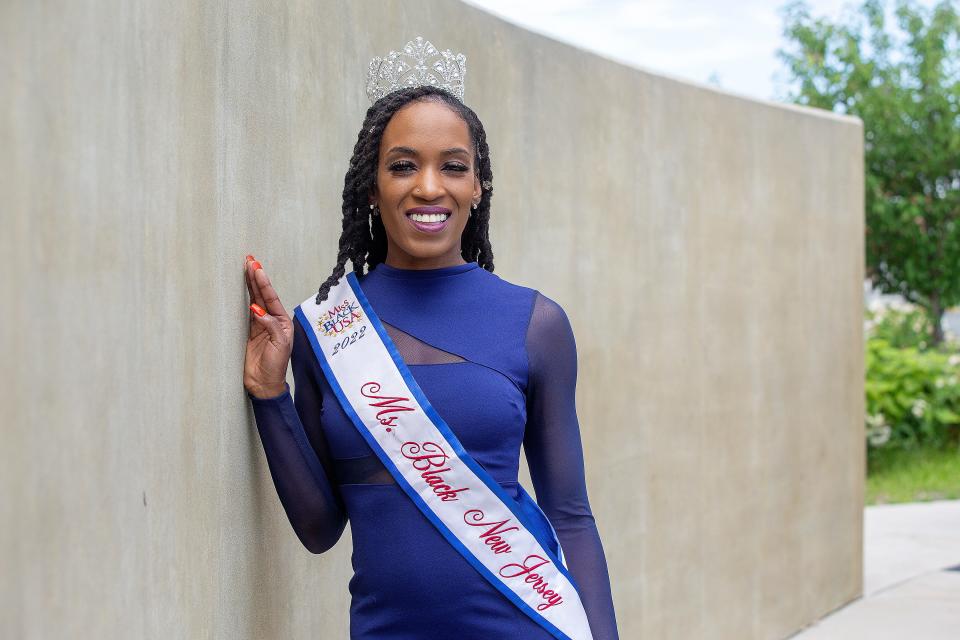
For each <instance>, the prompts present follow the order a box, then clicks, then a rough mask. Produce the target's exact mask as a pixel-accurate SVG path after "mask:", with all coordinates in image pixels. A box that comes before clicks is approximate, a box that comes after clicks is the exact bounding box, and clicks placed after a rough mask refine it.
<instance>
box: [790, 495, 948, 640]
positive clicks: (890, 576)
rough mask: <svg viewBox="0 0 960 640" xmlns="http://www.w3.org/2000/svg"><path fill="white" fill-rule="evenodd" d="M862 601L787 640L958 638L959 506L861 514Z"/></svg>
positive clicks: (885, 508)
mask: <svg viewBox="0 0 960 640" xmlns="http://www.w3.org/2000/svg"><path fill="white" fill-rule="evenodd" d="M863 535H864V539H863V546H864V549H863V555H864V558H863V563H864V578H863V580H864V585H863V597H862V598H860V599H858V600H854V601H853V602H851V603H849V604H847V605H846V606H844V607H842V608H841V609H838V610H837V611H835V612H833V613H831V614H830V615H828V616H827V617H825V618H823V619H821V620H819V621H818V622H816V623H814V624H813V625H811V626H809V627H807V628H806V629H803V630H801V631H799V632H798V633H796V634H794V635H792V636H790V638H791V640H861V639H862V640H866V639H868V638H869V640H887V639H890V640H894V639H896V640H901V639H903V638H917V639H918V640H920V639H921V638H922V639H923V640H941V639H943V640H948V639H949V640H954V639H956V638H958V637H960V631H958V630H960V500H941V501H936V502H915V503H908V504H894V505H881V506H874V507H867V508H866V509H865V510H864V532H863Z"/></svg>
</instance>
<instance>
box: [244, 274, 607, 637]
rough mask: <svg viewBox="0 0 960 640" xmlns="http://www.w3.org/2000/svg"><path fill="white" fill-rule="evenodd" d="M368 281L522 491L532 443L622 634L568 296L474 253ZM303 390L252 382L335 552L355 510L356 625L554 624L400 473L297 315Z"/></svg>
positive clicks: (438, 390) (294, 513)
mask: <svg viewBox="0 0 960 640" xmlns="http://www.w3.org/2000/svg"><path fill="white" fill-rule="evenodd" d="M358 280H359V282H360V286H361V287H362V289H363V291H364V293H365V294H366V296H367V298H368V300H369V301H370V304H371V306H372V307H373V309H374V311H376V313H377V315H378V316H379V317H380V320H381V321H382V322H383V323H384V326H385V328H386V329H387V332H388V333H389V334H390V336H391V338H392V339H393V341H394V343H395V344H396V345H397V348H398V350H399V351H400V354H401V356H402V357H403V359H404V362H405V363H406V364H407V365H408V367H409V369H410V371H411V373H412V375H413V377H414V378H415V379H416V381H417V384H418V385H419V386H420V388H421V389H422V390H423V392H424V394H425V395H426V396H427V398H428V399H429V401H430V403H431V404H432V405H433V406H434V408H435V409H436V410H437V412H438V413H439V414H440V416H441V417H442V418H443V419H444V421H446V423H447V424H448V425H449V426H450V428H451V429H452V430H453V432H454V433H455V435H456V436H457V438H458V439H459V440H460V442H461V443H462V444H463V446H464V448H465V449H466V450H467V451H468V452H469V453H470V455H471V456H473V458H474V459H475V460H476V461H477V462H478V463H479V464H480V465H482V466H483V467H484V468H485V469H486V471H487V472H488V473H489V474H490V476H491V477H492V478H493V479H494V480H496V481H497V482H498V483H499V484H500V485H501V486H502V487H503V488H504V489H505V490H506V491H507V493H509V494H511V495H512V496H513V497H517V496H518V495H519V485H518V482H517V472H518V467H519V462H520V445H521V443H522V444H523V447H524V451H525V453H526V456H527V464H528V467H529V469H530V477H531V479H532V481H533V488H534V490H535V495H536V497H537V503H538V504H539V505H540V507H541V509H543V511H544V513H545V514H546V515H547V517H548V518H549V519H550V522H551V524H552V525H553V527H554V529H555V530H556V532H557V537H558V539H559V540H560V544H561V545H562V547H563V551H564V555H565V558H566V562H567V566H568V569H569V571H570V574H571V575H572V576H573V579H574V581H575V582H576V586H577V588H578V591H579V593H580V596H581V599H582V601H583V605H584V609H585V610H586V613H587V617H588V619H589V621H590V628H591V631H592V634H593V637H594V638H595V640H610V639H614V638H617V637H618V636H617V629H616V619H615V615H614V608H613V601H612V597H611V593H610V581H609V577H608V573H607V564H606V559H605V557H604V553H603V547H602V544H601V541H600V536H599V534H598V532H597V527H596V524H595V521H594V518H593V514H592V513H591V511H590V504H589V501H588V499H587V488H586V483H585V480H584V462H583V450H582V446H581V440H580V428H579V424H578V421H577V415H576V407H575V397H574V393H575V388H576V375H577V355H576V345H575V342H574V336H573V331H572V329H571V326H570V323H569V320H568V319H567V316H566V314H565V313H564V311H563V309H562V308H561V307H560V306H559V305H558V304H557V303H556V302H554V301H553V300H551V299H549V298H547V297H546V296H544V295H543V294H541V293H539V292H538V291H536V290H535V289H530V288H527V287H522V286H518V285H515V284H512V283H509V282H507V281H505V280H503V279H501V278H500V277H499V276H497V275H495V274H493V273H490V272H489V271H487V270H485V269H483V268H481V267H480V266H479V265H478V264H477V263H476V262H469V263H466V264H462V265H454V266H450V267H441V268H436V269H423V270H414V269H398V268H395V267H391V266H389V265H387V264H384V263H381V264H379V265H377V266H376V267H375V268H374V269H373V270H371V271H370V272H369V273H367V274H365V275H363V276H359V277H358ZM293 324H294V331H295V333H294V343H293V353H292V356H291V368H292V370H293V377H294V384H295V393H294V394H293V396H291V393H290V388H289V387H287V389H286V391H285V392H284V393H282V394H281V395H279V396H276V397H274V398H266V399H259V398H256V397H254V396H252V395H249V394H248V395H249V397H250V399H251V401H252V403H253V409H254V415H255V418H256V422H257V429H258V432H259V434H260V439H261V442H262V443H263V448H264V452H265V455H266V458H267V462H268V465H269V468H270V474H271V477H272V478H273V482H274V485H275V487H276V489H277V494H278V495H279V498H280V501H281V503H282V504H283V507H284V510H285V511H286V514H287V517H288V518H289V520H290V524H291V525H292V527H293V530H294V531H295V532H296V534H297V536H298V537H299V539H300V541H301V542H302V543H303V545H304V546H305V547H306V548H307V549H309V550H310V551H311V552H313V553H323V552H324V551H326V550H327V549H329V548H331V547H332V546H333V545H334V544H335V543H336V542H337V541H338V540H339V538H340V536H341V534H342V533H343V530H344V528H345V526H346V522H347V519H349V521H350V530H351V534H352V536H353V556H352V563H353V569H354V575H353V577H352V578H351V580H350V583H349V585H348V588H349V591H350V594H351V604H350V638H351V640H373V639H376V640H388V639H393V640H421V639H422V638H427V637H431V638H462V639H464V640H469V639H472V638H483V637H510V638H512V639H514V640H521V639H523V640H539V639H543V640H547V639H548V638H552V637H553V636H552V635H551V634H550V633H549V632H547V631H546V630H545V629H543V628H542V627H541V626H539V625H538V624H537V623H536V622H534V621H533V620H531V619H530V618H529V617H528V616H527V615H526V614H524V613H523V612H522V611H520V610H519V609H518V608H517V607H516V606H515V605H514V604H513V603H511V602H510V601H509V600H508V599H507V598H506V597H505V596H504V595H503V594H501V593H500V592H499V591H498V590H497V589H496V588H495V587H494V586H493V585H491V584H490V583H489V582H487V580H486V579H485V578H484V577H483V576H481V575H480V574H479V573H478V572H477V571H476V569H474V568H473V566H471V565H470V564H469V563H468V562H467V560H465V559H464V558H463V556H461V555H460V554H459V553H458V552H457V551H456V550H455V549H454V548H453V547H452V546H451V545H450V543H449V542H448V541H447V540H446V539H445V538H444V537H443V536H442V535H441V534H440V532H439V531H437V529H436V528H435V527H434V526H433V525H432V524H431V523H430V521H429V520H427V518H426V517H425V516H424V515H423V514H422V513H421V512H420V511H419V510H418V509H417V507H416V505H414V504H413V502H412V501H411V500H410V498H409V497H408V496H407V495H406V494H405V493H404V492H403V490H402V489H400V487H399V486H398V485H397V484H396V483H395V481H394V480H393V478H392V476H391V475H390V474H389V472H387V470H386V469H385V468H384V467H383V465H382V463H381V462H380V460H379V458H377V456H376V455H375V454H374V453H373V451H372V449H370V446H369V445H368V444H367V442H366V441H365V440H364V439H363V437H362V436H361V435H360V434H359V433H358V432H357V429H356V427H355V426H354V425H353V423H352V422H351V421H350V419H349V418H348V417H347V415H346V414H345V413H344V412H343V409H342V407H341V406H340V403H339V401H338V400H337V398H336V396H334V394H333V391H332V390H331V388H330V386H329V384H328V383H327V380H326V378H325V376H324V374H323V371H322V370H321V368H320V365H319V363H318V362H317V359H316V357H315V356H314V354H313V352H312V350H311V347H310V345H309V343H308V341H307V337H306V334H305V333H304V331H303V329H302V327H301V326H300V323H299V322H297V321H296V320H294V322H293Z"/></svg>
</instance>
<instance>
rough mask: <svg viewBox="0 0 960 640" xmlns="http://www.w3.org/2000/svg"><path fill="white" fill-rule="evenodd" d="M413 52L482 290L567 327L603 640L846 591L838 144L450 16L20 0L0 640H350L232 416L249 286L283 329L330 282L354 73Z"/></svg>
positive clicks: (684, 633)
mask: <svg viewBox="0 0 960 640" xmlns="http://www.w3.org/2000/svg"><path fill="white" fill-rule="evenodd" d="M417 34H423V35H425V36H427V37H428V39H431V40H432V41H433V42H434V43H436V44H438V45H439V46H440V47H441V48H446V47H450V48H453V49H454V50H459V51H463V52H465V53H466V54H467V56H468V60H469V62H468V64H469V70H468V75H467V89H466V100H467V102H468V103H469V104H471V105H472V106H473V107H474V109H475V110H476V111H477V112H478V114H479V115H480V117H481V119H483V121H484V123H485V125H486V127H487V131H488V134H489V138H490V144H491V154H492V158H493V163H494V165H493V166H494V172H495V196H494V200H493V216H494V217H493V231H492V234H493V246H494V249H495V253H496V260H497V262H496V264H497V273H498V274H499V275H501V276H502V277H504V278H506V279H508V280H511V281H513V282H517V283H520V284H525V285H529V286H534V287H536V288H539V289H540V290H541V291H543V292H544V293H546V294H547V295H549V296H551V297H553V298H555V299H556V300H558V301H559V302H560V303H561V304H563V305H564V306H565V307H566V309H567V311H568V313H569V315H570V318H571V321H572V323H573V326H574V331H575V333H576V337H577V341H578V347H579V355H580V367H581V369H580V384H579V387H578V398H577V399H578V408H579V413H580V418H581V424H582V429H583V440H584V447H585V449H586V453H587V471H588V483H589V489H590V497H591V501H592V505H593V507H594V512H595V514H596V517H597V522H598V526H599V528H600V532H601V536H602V537H603V541H604V545H605V548H606V552H607V556H608V560H609V564H610V570H611V574H612V579H613V590H614V596H615V601H616V606H617V612H618V617H619V621H620V626H621V637H622V638H682V639H691V638H710V639H726V638H730V639H737V640H743V639H750V638H782V637H785V636H787V635H789V634H790V633H791V632H792V631H794V630H796V629H798V628H799V627H801V626H803V625H804V624H805V623H808V622H809V621H811V620H813V619H815V618H817V617H819V616H820V615H822V614H824V613H825V612H827V611H829V610H831V609H834V608H836V607H838V606H840V605H841V604H843V603H844V602H846V601H848V600H850V599H852V598H854V597H855V596H857V595H858V594H859V593H860V591H861V518H862V510H861V506H862V494H863V476H864V446H863V442H864V439H863V432H862V429H863V388H862V381H863V358H862V345H861V298H862V288H861V282H862V276H863V261H864V260H863V231H864V229H863V200H862V193H863V184H862V173H863V166H862V142H861V140H862V127H861V123H860V122H859V121H858V120H855V119H851V118H842V117H837V116H833V115H830V114H827V113H824V112H821V111H813V110H806V109H798V108H791V107H785V106H782V105H775V104H769V103H762V102H757V101H752V100H747V99H744V98H741V97H737V96H733V95H728V94H725V93H723V92H720V91H716V90H714V89H711V88H706V87H701V86H693V85H690V84H686V83H683V82H678V81H676V80H673V79H669V78H665V77H662V76H657V75H654V74H651V73H646V72H643V71H640V70H637V69H633V68H629V67H626V66H623V65H619V64H616V63H613V62H611V61H608V60H605V59H603V58H600V57H598V56H595V55H591V54H588V53H586V52H584V51H581V50H579V49H576V48H573V47H570V46H566V45H562V44H559V43H557V42H554V41H552V40H549V39H547V38H544V37H542V36H539V35H535V34H532V33H529V32H526V31H524V30H522V29H520V28H517V27H514V26H511V25H509V24H506V23H504V22H502V21H501V20H499V19H497V18H495V17H493V16H489V15H486V14H484V13H482V12H480V11H478V10H476V9H474V8H472V7H469V6H466V5H462V4H460V3H455V2H450V1H440V0H434V1H427V0H416V1H412V0H404V1H403V2H399V1H396V2H386V3H384V2H333V1H323V2H316V1H313V2H306V1H302V0H297V1H293V2H285V1H280V0H277V1H275V2H249V1H236V0H233V1H229V2H228V1H226V0H221V1H220V2H209V3H196V2H185V1H182V0H176V1H173V2H163V3H160V2H154V3H148V2H126V1H120V0H116V1H114V2H102V1H98V2H94V1H92V0H87V1H85V2H59V3H55V2H36V1H34V0H19V1H10V2H5V3H2V4H0V43H2V44H0V48H2V49H0V51H2V54H3V55H2V56H0V65H2V67H0V68H2V70H3V81H2V82H0V116H2V117H0V149H2V151H0V207H2V210H0V215H2V229H3V232H2V234H0V250H2V252H3V253H2V255H3V260H4V263H5V266H6V268H5V270H4V271H5V273H4V277H3V278H2V285H0V287H2V289H0V292H2V294H3V295H2V299H3V300H4V301H5V303H6V307H5V309H4V313H3V319H4V331H3V334H2V338H0V340H2V360H3V367H4V369H3V378H2V384H0V401H2V407H3V428H2V436H3V446H2V447H0V483H2V492H3V494H2V499H0V516H2V518H3V521H2V522H3V526H2V527H0V549H2V552H0V553H2V554H3V555H2V566H3V569H2V571H0V575H2V576H3V578H2V585H0V636H3V637H10V638H61V637H84V638H94V637H96V638H132V637H139V638H190V639H193V638H231V639H233V638H308V637H314V638H315V637H323V638H342V637H346V636H347V623H348V620H347V607H348V603H349V599H348V593H347V580H348V579H349V577H350V575H351V570H350V562H349V554H350V537H349V536H345V537H344V539H343V541H341V543H340V544H339V545H338V546H337V547H336V548H335V549H334V550H332V551H331V552H329V553H327V554H324V555H321V556H315V555H312V554H310V553H309V552H307V551H306V550H305V549H304V548H303V547H302V546H301V545H300V543H299V542H298V541H297V539H296V537H295V535H294V534H293V531H292V530H291V529H290V526H289V524H288V522H287V520H286V517H285V515H284V513H283V511H282V507H281V505H280V503H279V501H278V499H277V497H276V494H275V491H274V489H273V486H272V484H271V481H270V476H269V473H268V469H267V466H266V461H265V458H264V456H263V452H262V450H261V447H260V443H259V440H258V437H257V433H256V428H255V425H254V423H253V421H252V413H251V411H250V409H249V407H248V405H247V403H246V400H245V395H244V392H243V388H242V383H241V363H242V359H243V352H244V344H245V339H246V330H247V322H248V316H247V313H248V312H247V306H246V291H245V288H244V283H243V276H242V263H243V257H244V255H245V254H247V253H254V254H255V255H256V256H258V257H259V258H260V259H261V260H262V261H263V263H264V265H265V266H266V268H267V269H268V272H269V273H270V274H271V276H272V278H273V280H274V282H275V284H276V285H277V287H278V289H279V291H280V292H281V295H282V296H283V297H284V298H285V301H286V302H287V303H288V307H292V306H293V304H296V302H298V301H300V300H302V299H303V298H305V297H306V296H307V295H309V293H310V292H311V291H313V290H315V288H316V287H317V286H318V285H319V283H320V282H321V281H322V279H323V278H325V277H326V276H327V275H328V274H329V271H330V268H331V266H332V264H333V259H334V255H335V247H336V241H337V237H338V235H339V215H340V214H339V211H340V191H341V189H342V179H343V174H344V172H345V171H346V165H347V161H348V159H349V156H350V151H351V149H352V146H353V143H354V141H355V139H356V135H357V131H358V129H359V126H360V123H361V121H362V117H363V113H364V111H365V110H366V108H367V106H368V102H367V98H366V96H365V93H364V80H365V71H366V66H367V63H368V61H369V59H370V57H371V56H372V55H375V54H378V53H384V52H386V51H388V50H389V49H391V48H399V47H400V46H401V45H402V44H403V43H404V42H406V40H407V39H410V38H412V37H413V36H415V35H417ZM575 301H583V302H582V303H579V304H575ZM524 473H526V471H525V469H524ZM522 480H523V482H524V483H525V485H526V486H528V487H529V486H530V484H529V478H528V476H524V477H522Z"/></svg>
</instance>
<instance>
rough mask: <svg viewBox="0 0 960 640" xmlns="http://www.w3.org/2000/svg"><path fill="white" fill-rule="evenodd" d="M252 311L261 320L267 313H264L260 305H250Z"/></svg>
mask: <svg viewBox="0 0 960 640" xmlns="http://www.w3.org/2000/svg"><path fill="white" fill-rule="evenodd" d="M250 310H251V311H253V312H254V313H255V314H257V315H258V316H260V317H261V318H262V317H263V315H264V314H265V313H266V311H264V310H263V308H261V307H260V305H258V304H257V303H253V304H252V305H250Z"/></svg>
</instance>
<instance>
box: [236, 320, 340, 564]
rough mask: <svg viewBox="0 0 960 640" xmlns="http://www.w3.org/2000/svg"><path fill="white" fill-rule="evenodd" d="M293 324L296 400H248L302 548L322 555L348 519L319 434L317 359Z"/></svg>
mask: <svg viewBox="0 0 960 640" xmlns="http://www.w3.org/2000/svg"><path fill="white" fill-rule="evenodd" d="M293 325H294V340H293V351H292V354H291V358H290V364H291V368H292V369H293V378H294V384H295V385H296V389H295V394H294V395H295V399H294V398H292V397H291V394H290V386H289V385H287V387H286V390H285V391H284V392H283V393H281V394H280V395H278V396H275V397H273V398H263V399H261V398H256V397H255V396H253V395H251V394H250V393H248V394H247V395H248V397H249V398H250V401H251V403H252V404H253V413H254V417H255V419H256V422H257V431H258V432H259V433H260V441H261V443H262V444H263V450H264V453H265V455H266V458H267V464H268V466H269V467H270V475H271V477H272V478H273V484H274V486H275V487H276V490H277V495H278V496H279V497H280V502H281V503H282V504H283V508H284V510H285V511H286V513H287V518H288V519H289V520H290V524H291V525H292V527H293V530H294V531H295V532H296V534H297V537H298V538H299V539H300V542H302V543H303V546H305V547H306V548H307V549H308V550H309V551H311V552H312V553H323V552H324V551H327V550H328V549H330V548H331V547H332V546H333V545H334V544H336V542H337V541H338V540H339V539H340V536H341V535H342V534H343V530H344V528H345V527H346V524H347V516H346V510H345V508H344V506H343V501H342V498H341V497H340V496H339V494H338V492H337V491H336V486H335V485H334V484H332V483H331V478H335V476H334V474H333V470H332V469H333V465H332V461H331V459H330V456H329V454H328V450H327V446H326V442H325V440H324V436H323V432H322V431H321V429H320V414H321V409H322V396H321V394H320V388H319V386H318V384H317V380H316V377H315V374H314V368H313V363H312V361H311V358H313V357H314V355H313V352H312V350H311V346H310V343H309V341H308V340H307V336H306V334H305V333H304V331H303V328H302V327H301V326H300V323H299V322H296V321H294V323H293ZM334 481H335V480H334Z"/></svg>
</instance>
